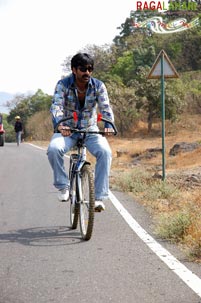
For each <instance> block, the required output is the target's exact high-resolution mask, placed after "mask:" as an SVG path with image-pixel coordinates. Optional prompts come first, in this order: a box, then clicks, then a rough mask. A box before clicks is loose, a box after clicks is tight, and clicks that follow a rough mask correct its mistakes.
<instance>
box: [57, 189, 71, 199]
mask: <svg viewBox="0 0 201 303" xmlns="http://www.w3.org/2000/svg"><path fill="white" fill-rule="evenodd" d="M58 199H59V201H61V202H66V201H67V200H68V199H69V190H68V189H67V188H64V189H60V190H59V192H58Z"/></svg>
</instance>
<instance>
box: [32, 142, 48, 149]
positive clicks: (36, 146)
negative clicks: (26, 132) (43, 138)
mask: <svg viewBox="0 0 201 303" xmlns="http://www.w3.org/2000/svg"><path fill="white" fill-rule="evenodd" d="M28 144H29V145H31V146H33V147H35V148H38V149H42V150H47V148H43V147H40V146H38V145H35V144H32V143H28Z"/></svg>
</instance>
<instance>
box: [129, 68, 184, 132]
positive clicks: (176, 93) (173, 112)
mask: <svg viewBox="0 0 201 303" xmlns="http://www.w3.org/2000/svg"><path fill="white" fill-rule="evenodd" d="M147 75H148V68H142V67H141V68H139V71H138V79H137V80H134V83H133V85H135V87H136V95H137V96H139V97H140V98H139V99H138V102H137V104H136V106H137V108H138V110H143V111H145V112H146V113H147V125H148V132H150V131H151V129H152V124H153V120H154V118H161V89H160V80H158V81H157V80H148V79H147ZM184 93H185V92H184V87H183V85H182V81H181V80H179V79H177V80H174V81H170V80H168V82H165V110H166V119H169V120H171V121H175V120H176V119H177V116H178V114H179V113H181V111H182V108H183V107H184V105H185V103H184Z"/></svg>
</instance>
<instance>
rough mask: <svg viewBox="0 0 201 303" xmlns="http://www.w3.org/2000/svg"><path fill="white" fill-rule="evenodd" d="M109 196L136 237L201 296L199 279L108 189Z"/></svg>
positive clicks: (200, 280) (200, 281)
mask: <svg viewBox="0 0 201 303" xmlns="http://www.w3.org/2000/svg"><path fill="white" fill-rule="evenodd" d="M109 197H110V200H111V202H112V203H113V205H114V206H115V207H116V209H117V210H118V212H119V213H120V214H121V216H122V217H123V218H124V220H125V221H126V222H127V223H128V225H129V226H130V227H131V229H132V230H133V231H134V232H135V233H136V234H137V235H138V237H139V238H140V239H141V240H142V241H143V242H144V243H145V244H146V245H147V246H148V247H149V248H150V249H151V250H152V251H153V252H154V253H155V254H156V255H157V256H158V257H159V258H160V259H161V260H162V261H163V262H164V263H165V264H166V265H167V266H168V267H169V268H170V269H171V270H172V271H174V273H175V274H177V275H178V276H179V277H180V278H181V279H182V280H183V281H184V282H185V283H186V284H187V285H188V286H189V287H190V288H191V289H192V290H193V291H194V292H195V293H196V294H197V295H198V296H199V297H201V279H200V278H199V277H198V276H196V275H195V274H194V273H192V272H191V271H190V270H189V269H188V268H187V267H185V266H184V265H183V264H182V263H180V262H179V261H178V260H177V259H176V258H175V257H174V256H173V255H171V254H170V253H169V251H167V250H166V249H165V248H163V247H162V246H161V245H160V244H159V243H158V242H157V241H156V240H154V238H152V237H151V236H150V235H149V234H148V233H147V232H146V230H144V229H143V228H142V227H141V226H140V225H139V224H138V223H137V221H136V220H135V219H133V217H132V216H131V215H130V214H129V212H128V211H127V210H126V209H125V208H124V207H123V205H122V204H121V203H120V202H119V201H118V200H117V198H116V197H115V196H114V195H113V193H112V192H111V191H110V193H109Z"/></svg>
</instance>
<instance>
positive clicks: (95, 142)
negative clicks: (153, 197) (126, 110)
mask: <svg viewBox="0 0 201 303" xmlns="http://www.w3.org/2000/svg"><path fill="white" fill-rule="evenodd" d="M93 68H94V61H93V59H92V57H91V56H90V55H89V54H86V53H78V54H76V55H75V56H74V57H73V58H72V59H71V70H72V74H70V75H69V76H67V77H66V78H64V79H62V80H59V81H58V83H57V85H56V88H55V93H54V97H53V102H52V106H51V113H52V118H53V125H54V126H55V125H56V124H57V122H58V121H59V120H60V119H61V118H62V117H63V116H65V117H73V113H74V112H76V114H77V117H78V119H77V121H74V120H69V121H67V124H65V125H60V126H59V127H58V130H59V133H55V134H54V135H53V137H52V139H51V141H50V144H49V147H48V151H47V154H48V159H49V162H50V165H51V167H52V169H53V175H54V186H55V187H56V188H57V189H58V190H59V192H58V199H59V200H60V201H67V200H68V198H69V179H68V176H67V174H66V171H65V167H64V159H63V157H64V154H65V153H67V152H68V151H69V150H70V149H71V148H72V147H73V146H75V144H76V141H77V139H78V134H71V132H70V127H72V128H75V127H76V128H77V129H80V130H86V129H88V130H91V131H92V130H93V131H96V130H98V126H97V108H98V111H99V112H100V113H101V114H102V116H103V118H106V119H108V120H110V121H111V122H113V121H114V115H113V111H112V108H111V106H110V102H109V98H108V93H107V89H106V87H105V85H104V83H103V82H102V81H100V80H98V79H96V78H93V77H92V76H91V75H92V72H93ZM105 132H107V133H108V134H110V133H111V132H113V129H112V128H111V126H110V124H107V123H105ZM86 147H87V149H88V151H89V152H90V153H91V154H92V155H93V156H95V157H96V165H95V200H96V201H95V210H99V211H101V210H104V209H105V205H104V203H103V201H104V200H105V199H107V198H108V194H109V174H110V168H111V161H112V152H111V149H110V146H109V144H108V141H107V139H106V138H105V137H103V136H101V135H99V134H88V135H87V139H86Z"/></svg>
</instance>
